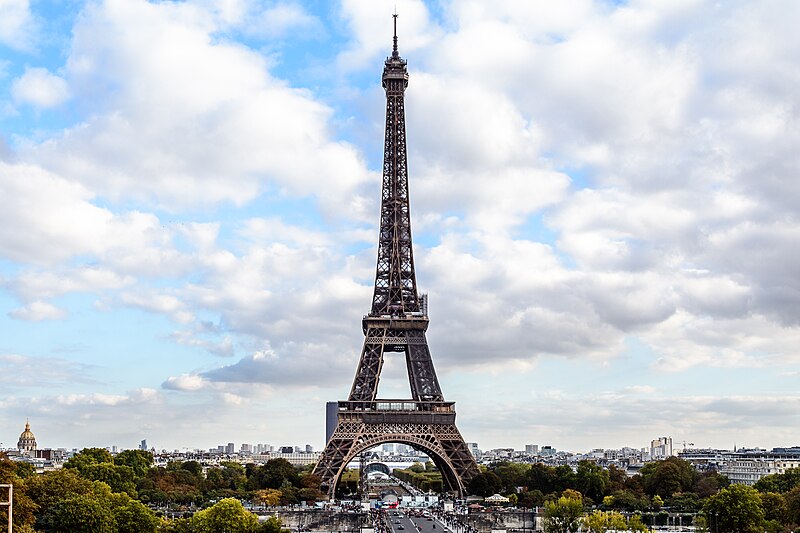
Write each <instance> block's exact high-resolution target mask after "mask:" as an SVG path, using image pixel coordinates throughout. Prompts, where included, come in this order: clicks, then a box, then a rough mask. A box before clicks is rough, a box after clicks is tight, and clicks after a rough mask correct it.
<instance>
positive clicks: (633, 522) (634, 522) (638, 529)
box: [628, 514, 647, 533]
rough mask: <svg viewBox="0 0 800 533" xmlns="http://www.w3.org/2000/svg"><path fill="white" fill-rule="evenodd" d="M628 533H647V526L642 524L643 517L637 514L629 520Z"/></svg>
mask: <svg viewBox="0 0 800 533" xmlns="http://www.w3.org/2000/svg"><path fill="white" fill-rule="evenodd" d="M628 531H633V532H635V533H644V532H645V531H647V526H646V525H644V524H643V523H642V515H640V514H635V515H633V516H631V517H630V518H629V519H628Z"/></svg>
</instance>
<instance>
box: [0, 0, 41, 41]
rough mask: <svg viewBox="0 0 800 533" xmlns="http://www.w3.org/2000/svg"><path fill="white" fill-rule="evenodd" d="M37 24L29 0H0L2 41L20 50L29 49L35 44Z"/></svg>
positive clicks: (0, 36)
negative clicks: (34, 35) (34, 37)
mask: <svg viewBox="0 0 800 533" xmlns="http://www.w3.org/2000/svg"><path fill="white" fill-rule="evenodd" d="M35 29H36V26H35V21H34V19H33V15H32V14H31V10H30V2H29V0H3V1H2V2H0V43H1V44H4V45H6V46H9V47H11V48H16V49H18V50H28V49H30V48H31V46H32V45H33V34H34V32H35Z"/></svg>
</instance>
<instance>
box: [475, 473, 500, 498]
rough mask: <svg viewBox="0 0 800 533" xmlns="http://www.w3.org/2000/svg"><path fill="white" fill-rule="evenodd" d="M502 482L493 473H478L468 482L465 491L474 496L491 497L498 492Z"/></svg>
mask: <svg viewBox="0 0 800 533" xmlns="http://www.w3.org/2000/svg"><path fill="white" fill-rule="evenodd" d="M501 487H502V482H501V481H500V478H499V477H498V476H497V474H495V473H494V472H480V473H478V474H475V475H474V476H473V477H472V479H470V480H469V484H468V485H467V491H468V492H469V493H470V494H473V495H475V496H483V497H484V498H485V497H486V496H491V495H492V494H495V493H497V492H499V491H500V488H501Z"/></svg>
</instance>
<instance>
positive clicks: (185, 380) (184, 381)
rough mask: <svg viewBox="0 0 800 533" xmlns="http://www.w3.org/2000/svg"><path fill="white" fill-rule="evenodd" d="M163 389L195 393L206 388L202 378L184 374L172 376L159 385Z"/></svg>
mask: <svg viewBox="0 0 800 533" xmlns="http://www.w3.org/2000/svg"><path fill="white" fill-rule="evenodd" d="M161 386H162V387H164V388H165V389H172V390H180V391H196V390H200V389H202V388H203V387H205V386H206V381H205V380H204V379H203V377H202V376H198V375H192V374H184V375H182V376H173V377H169V378H167V380H166V381H165V382H164V383H163V384H162V385H161Z"/></svg>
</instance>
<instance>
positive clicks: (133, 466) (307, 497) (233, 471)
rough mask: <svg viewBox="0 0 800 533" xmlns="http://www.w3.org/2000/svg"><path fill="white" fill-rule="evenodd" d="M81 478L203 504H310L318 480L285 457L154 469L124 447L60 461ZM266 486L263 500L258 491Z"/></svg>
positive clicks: (148, 459)
mask: <svg viewBox="0 0 800 533" xmlns="http://www.w3.org/2000/svg"><path fill="white" fill-rule="evenodd" d="M64 468H69V469H74V470H76V471H77V472H78V473H79V475H80V476H81V477H83V478H85V479H88V480H92V481H103V482H105V483H107V484H108V485H109V486H110V487H111V488H112V490H114V491H115V492H124V493H126V494H128V495H129V496H131V497H132V498H138V499H139V500H141V501H142V502H145V503H153V504H158V505H170V504H195V505H203V504H206V503H208V502H211V501H218V500H221V499H223V498H238V499H252V498H253V497H254V496H258V498H259V500H260V501H262V502H264V501H269V502H270V504H272V503H271V502H272V501H273V500H274V499H275V498H276V497H277V502H276V503H275V504H278V503H280V504H292V503H299V502H300V501H307V502H309V501H310V502H314V501H316V500H318V499H319V498H321V497H322V494H321V493H320V491H319V479H318V478H317V477H316V476H313V475H312V474H311V473H310V472H308V471H304V472H301V471H299V470H298V469H296V468H295V467H294V466H292V465H291V464H290V463H289V462H288V461H286V460H285V459H272V460H270V461H268V462H267V463H266V464H263V465H255V464H249V465H247V466H242V465H241V464H239V463H236V462H222V463H221V464H220V465H219V466H215V467H210V468H205V469H204V468H203V466H202V465H201V464H200V463H198V462H197V461H184V462H181V461H173V462H170V463H169V464H168V465H167V466H166V467H154V466H153V456H152V454H151V453H150V452H147V451H142V450H126V451H123V452H121V453H119V454H117V455H116V456H113V457H112V455H111V454H110V453H109V452H108V451H107V450H105V449H102V448H86V449H84V450H82V451H81V452H79V453H77V454H76V455H75V456H74V457H72V458H71V459H70V460H69V461H67V462H66V463H65V464H64ZM267 489H270V490H271V492H269V493H268V494H269V496H270V497H269V498H266V494H267V493H264V492H259V491H264V490H267Z"/></svg>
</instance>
